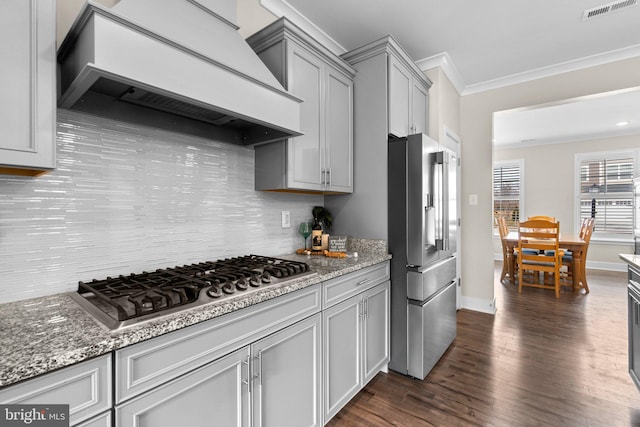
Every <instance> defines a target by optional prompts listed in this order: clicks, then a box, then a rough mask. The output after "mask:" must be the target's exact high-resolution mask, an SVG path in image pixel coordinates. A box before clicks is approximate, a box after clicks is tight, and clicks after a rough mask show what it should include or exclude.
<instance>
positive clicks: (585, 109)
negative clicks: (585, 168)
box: [493, 88, 640, 147]
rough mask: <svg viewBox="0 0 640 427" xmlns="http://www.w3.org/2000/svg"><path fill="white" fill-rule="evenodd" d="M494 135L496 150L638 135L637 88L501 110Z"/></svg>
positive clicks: (639, 102)
mask: <svg viewBox="0 0 640 427" xmlns="http://www.w3.org/2000/svg"><path fill="white" fill-rule="evenodd" d="M493 133H494V140H493V142H494V144H495V145H496V146H497V147H513V146H518V145H520V146H521V145H522V144H527V145H532V144H550V143H559V142H573V141H580V140H588V139H595V138H604V137H613V136H620V135H636V134H640V88H633V89H628V90H623V91H616V92H610V93H604V94H598V95H593V96H586V97H582V98H576V99H568V100H566V101H564V102H560V103H555V104H553V105H539V106H531V107H527V108H518V109H515V110H508V111H500V112H497V113H495V114H494V116H493ZM639 146H640V143H639Z"/></svg>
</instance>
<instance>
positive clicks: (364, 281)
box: [356, 279, 371, 286]
mask: <svg viewBox="0 0 640 427" xmlns="http://www.w3.org/2000/svg"><path fill="white" fill-rule="evenodd" d="M369 282H371V279H362V280H360V281H359V282H358V284H357V285H356V286H362V285H366V284H367V283H369Z"/></svg>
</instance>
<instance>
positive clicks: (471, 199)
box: [469, 194, 478, 206]
mask: <svg viewBox="0 0 640 427" xmlns="http://www.w3.org/2000/svg"><path fill="white" fill-rule="evenodd" d="M469 204H470V205H471V206H477V204H478V195H477V194H469Z"/></svg>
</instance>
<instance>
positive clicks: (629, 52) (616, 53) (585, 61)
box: [462, 45, 640, 96]
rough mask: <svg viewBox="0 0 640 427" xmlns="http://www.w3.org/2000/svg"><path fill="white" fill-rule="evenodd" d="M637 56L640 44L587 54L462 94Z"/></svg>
mask: <svg viewBox="0 0 640 427" xmlns="http://www.w3.org/2000/svg"><path fill="white" fill-rule="evenodd" d="M637 56H640V45H634V46H629V47H625V48H622V49H617V50H612V51H610V52H606V53H601V54H598V55H592V56H587V57H584V58H580V59H575V60H572V61H566V62H561V63H559V64H555V65H550V66H548V67H541V68H537V69H535V70H530V71H526V72H523V73H517V74H512V75H510V76H505V77H500V78H498V79H493V80H487V81H485V82H481V83H476V84H472V85H468V86H467V87H465V89H464V91H463V92H462V95H463V96H464V95H471V94H474V93H479V92H486V91H488V90H493V89H498V88H501V87H505V86H511V85H515V84H519V83H526V82H529V81H532V80H537V79H542V78H545V77H551V76H555V75H557V74H563V73H568V72H570V71H578V70H582V69H585V68H589V67H595V66H598V65H604V64H607V63H610V62H615V61H621V60H623V59H629V58H634V57H637Z"/></svg>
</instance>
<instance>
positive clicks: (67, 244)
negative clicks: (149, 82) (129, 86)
mask: <svg viewBox="0 0 640 427" xmlns="http://www.w3.org/2000/svg"><path fill="white" fill-rule="evenodd" d="M253 154H254V153H253V150H252V149H249V148H244V147H240V146H234V145H229V144H225V143H220V142H215V141H211V140H206V139H201V138H195V137H191V136H187V135H182V134H176V133H171V132H166V131H163V130H158V129H152V128H147V127H142V126H136V125H131V124H128V123H123V122H117V121H113V120H108V119H104V118H99V117H95V116H91V115H87V114H82V113H77V112H74V111H70V110H58V128H57V164H58V168H57V169H56V170H54V171H52V172H50V173H49V174H46V175H44V176H41V177H39V178H24V177H12V176H7V175H0V303H3V302H11V301H17V300H21V299H26V298H31V297H36V296H42V295H49V294H54V293H59V292H66V291H73V290H75V289H76V288H77V283H78V281H79V280H83V281H88V280H91V279H103V278H105V277H107V276H114V275H120V274H129V273H139V272H142V271H143V270H153V269H156V268H165V267H171V266H174V265H182V264H186V263H193V262H198V261H203V260H213V259H218V258H224V257H230V256H238V255H245V254H249V253H257V254H261V255H271V256H275V255H279V254H286V253H291V252H293V251H294V250H295V249H296V248H299V247H301V246H302V243H303V242H302V237H301V236H300V235H299V234H298V232H297V225H298V223H299V222H300V221H302V220H309V219H310V217H311V208H312V207H313V206H315V205H322V204H323V197H322V196H321V195H317V196H315V195H300V194H286V193H264V192H259V191H254V189H253V188H254V182H253V180H254V155H253ZM282 210H288V211H290V212H291V228H285V229H283V228H282V227H281V211H282Z"/></svg>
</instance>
